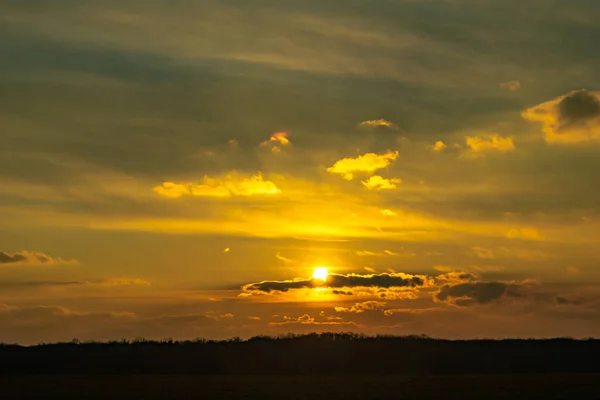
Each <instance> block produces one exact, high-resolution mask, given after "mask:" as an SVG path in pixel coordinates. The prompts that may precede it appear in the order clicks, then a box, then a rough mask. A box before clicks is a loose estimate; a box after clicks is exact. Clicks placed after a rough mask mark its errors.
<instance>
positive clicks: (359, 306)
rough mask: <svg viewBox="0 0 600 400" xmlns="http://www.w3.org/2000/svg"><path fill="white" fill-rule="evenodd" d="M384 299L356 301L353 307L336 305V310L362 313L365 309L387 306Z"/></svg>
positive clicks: (370, 309)
mask: <svg viewBox="0 0 600 400" xmlns="http://www.w3.org/2000/svg"><path fill="white" fill-rule="evenodd" d="M386 304H387V303H386V302H384V301H365V302H363V303H356V304H354V305H353V306H352V307H335V311H337V312H344V313H356V314H360V313H363V312H365V311H374V310H380V309H382V308H383V307H385V306H386Z"/></svg>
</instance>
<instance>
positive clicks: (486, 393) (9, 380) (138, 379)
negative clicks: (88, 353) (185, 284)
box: [0, 374, 600, 400]
mask: <svg viewBox="0 0 600 400" xmlns="http://www.w3.org/2000/svg"><path fill="white" fill-rule="evenodd" d="M0 385H1V387H2V393H0V397H1V398H3V399H44V398H46V399H49V398H51V399H61V400H67V399H466V398H468V399H544V400H551V399H597V398H600V374H542V375H538V374H531V375H526V374H523V375H504V374H492V375H433V376H402V375H380V376H346V377H340V376H322V377H320V376H299V377H289V376H210V375H130V376H111V375H99V376H89V375H83V376H82V375H77V376H67V375H63V376H47V375H44V376H3V377H1V378H0Z"/></svg>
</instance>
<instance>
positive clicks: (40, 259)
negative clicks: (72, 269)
mask: <svg viewBox="0 0 600 400" xmlns="http://www.w3.org/2000/svg"><path fill="white" fill-rule="evenodd" d="M21 263H22V264H53V263H58V264H76V263H77V261H75V260H63V259H61V258H56V259H54V258H52V257H50V256H49V255H47V254H44V253H40V252H30V251H25V250H23V251H18V252H15V253H12V254H11V253H7V252H5V251H1V250H0V265H2V264H21Z"/></svg>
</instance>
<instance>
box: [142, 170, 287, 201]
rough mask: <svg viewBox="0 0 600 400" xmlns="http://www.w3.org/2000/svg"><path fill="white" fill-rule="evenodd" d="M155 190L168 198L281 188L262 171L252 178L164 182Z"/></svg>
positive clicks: (267, 191)
mask: <svg viewBox="0 0 600 400" xmlns="http://www.w3.org/2000/svg"><path fill="white" fill-rule="evenodd" d="M153 191H154V192H155V193H157V194H159V195H160V196H163V197H168V198H179V197H182V196H197V197H232V196H256V195H275V194H279V193H281V190H280V189H279V188H278V187H277V186H276V185H275V184H274V183H273V182H271V181H268V180H265V179H264V178H263V176H262V174H261V173H258V174H256V175H254V176H251V177H250V178H239V177H236V176H233V175H228V176H226V177H225V178H210V177H208V176H205V177H204V181H203V183H201V184H199V183H174V182H164V183H163V184H162V185H160V186H156V187H155V188H153Z"/></svg>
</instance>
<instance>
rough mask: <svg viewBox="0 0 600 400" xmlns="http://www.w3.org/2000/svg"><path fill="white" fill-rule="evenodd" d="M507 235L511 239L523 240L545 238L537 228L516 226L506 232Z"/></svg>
mask: <svg viewBox="0 0 600 400" xmlns="http://www.w3.org/2000/svg"><path fill="white" fill-rule="evenodd" d="M506 237H507V238H509V239H522V240H536V241H541V240H544V236H543V235H542V234H541V233H540V231H538V230H537V229H535V228H514V229H510V230H509V231H508V232H506Z"/></svg>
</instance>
